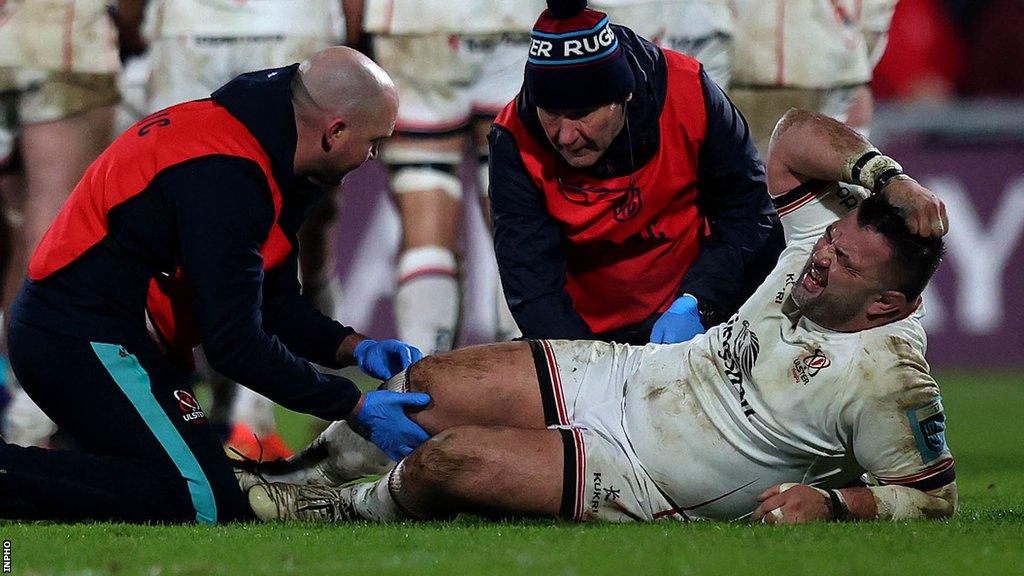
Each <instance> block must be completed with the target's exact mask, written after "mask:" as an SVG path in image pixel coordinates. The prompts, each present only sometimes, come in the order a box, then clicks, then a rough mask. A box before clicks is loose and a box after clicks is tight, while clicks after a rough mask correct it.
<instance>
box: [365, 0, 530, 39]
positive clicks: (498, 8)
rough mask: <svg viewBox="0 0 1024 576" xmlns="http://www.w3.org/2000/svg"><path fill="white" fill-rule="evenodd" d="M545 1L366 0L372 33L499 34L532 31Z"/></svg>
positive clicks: (366, 27)
mask: <svg viewBox="0 0 1024 576" xmlns="http://www.w3.org/2000/svg"><path fill="white" fill-rule="evenodd" d="M546 7H547V4H546V2H545V1H543V0H516V1H514V2H513V1H511V0H500V1H498V2H495V1H494V0H461V1H459V2H452V1H451V0H366V12H365V15H364V17H363V27H364V29H365V30H366V31H367V32H369V33H371V34H434V33H452V34H497V33H502V32H529V31H530V30H531V29H532V28H533V23H534V22H536V21H537V17H538V16H540V13H541V12H542V11H543V10H544V8H546Z"/></svg>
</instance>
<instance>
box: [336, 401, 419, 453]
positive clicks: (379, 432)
mask: <svg viewBox="0 0 1024 576" xmlns="http://www.w3.org/2000/svg"><path fill="white" fill-rule="evenodd" d="M429 403H430V396H429V395H428V394H424V393H422V392H392V391H390V390H377V391H374V392H367V393H366V395H365V396H364V397H363V400H362V401H361V407H360V408H359V411H358V412H357V413H356V414H355V415H354V416H350V417H349V419H348V423H349V426H350V427H351V428H352V429H353V430H354V431H355V432H356V433H358V434H359V435H360V436H362V437H363V438H366V439H367V440H369V441H370V442H373V443H374V444H375V445H376V446H377V447H378V448H380V450H381V452H384V453H385V454H387V456H388V458H391V459H392V460H395V461H398V460H401V459H402V458H405V457H406V456H408V455H409V454H410V453H412V451H413V450H415V449H416V447H417V446H419V445H420V444H422V443H424V442H426V441H427V440H428V439H429V438H430V434H427V432H426V431H425V430H424V429H423V428H421V427H420V425H419V424H417V423H415V422H413V421H412V420H410V419H409V416H408V414H406V409H417V408H425V407H426V406H427V404H429Z"/></svg>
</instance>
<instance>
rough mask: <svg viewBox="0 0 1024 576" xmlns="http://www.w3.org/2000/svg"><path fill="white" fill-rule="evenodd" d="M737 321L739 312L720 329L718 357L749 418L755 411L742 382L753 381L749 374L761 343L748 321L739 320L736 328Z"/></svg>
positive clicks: (751, 371) (744, 412)
mask: <svg viewBox="0 0 1024 576" xmlns="http://www.w3.org/2000/svg"><path fill="white" fill-rule="evenodd" d="M737 322H740V316H739V314H736V315H734V316H733V317H732V318H730V319H729V322H728V323H726V325H725V328H724V329H723V330H722V349H721V350H720V351H719V352H718V357H719V358H721V359H722V362H723V363H724V364H725V376H726V378H728V379H729V383H730V384H732V387H733V390H735V391H736V393H737V395H738V399H739V401H740V407H741V408H743V415H744V416H746V417H747V418H750V417H751V416H753V415H754V414H755V411H754V409H753V408H752V407H751V406H750V403H749V402H747V398H746V395H747V392H746V389H745V388H744V382H748V383H749V382H752V381H753V376H752V375H751V374H752V373H753V371H754V363H756V362H757V354H758V353H759V352H760V351H761V343H760V341H759V340H758V339H757V334H756V333H755V332H754V331H753V330H751V329H750V322H748V321H746V320H743V321H742V322H740V327H739V330H737V329H736V323H737Z"/></svg>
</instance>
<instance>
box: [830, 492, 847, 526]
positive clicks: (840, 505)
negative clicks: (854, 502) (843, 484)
mask: <svg viewBox="0 0 1024 576" xmlns="http://www.w3.org/2000/svg"><path fill="white" fill-rule="evenodd" d="M826 492H828V502H829V506H828V507H829V508H830V509H831V511H832V520H834V521H836V522H843V521H844V520H847V519H849V517H850V509H849V508H848V507H847V506H846V502H844V501H843V499H842V497H840V496H839V491H838V490H826Z"/></svg>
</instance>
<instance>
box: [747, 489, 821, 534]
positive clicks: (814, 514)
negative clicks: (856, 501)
mask: <svg viewBox="0 0 1024 576" xmlns="http://www.w3.org/2000/svg"><path fill="white" fill-rule="evenodd" d="M757 501H758V502H760V503H761V504H760V505H759V506H758V507H757V509H755V510H754V513H753V514H751V516H750V521H751V522H760V523H762V524H800V523H803V522H814V521H817V520H831V519H832V511H831V509H830V508H829V498H828V493H827V492H825V491H824V490H821V489H819V488H815V487H813V486H807V485H806V484H793V483H785V484H776V485H775V486H772V487H771V488H769V489H767V490H765V491H764V492H762V493H761V495H760V496H758V497H757Z"/></svg>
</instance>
